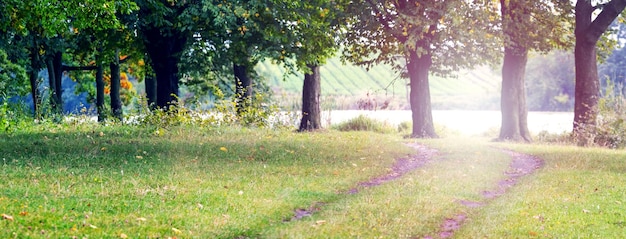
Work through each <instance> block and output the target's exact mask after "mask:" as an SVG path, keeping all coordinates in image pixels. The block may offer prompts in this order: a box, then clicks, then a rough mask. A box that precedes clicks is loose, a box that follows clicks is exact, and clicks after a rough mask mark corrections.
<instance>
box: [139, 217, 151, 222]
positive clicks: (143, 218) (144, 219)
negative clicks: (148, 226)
mask: <svg viewBox="0 0 626 239" xmlns="http://www.w3.org/2000/svg"><path fill="white" fill-rule="evenodd" d="M146 220H148V219H146V218H145V217H138V218H137V221H142V222H145V221H146Z"/></svg>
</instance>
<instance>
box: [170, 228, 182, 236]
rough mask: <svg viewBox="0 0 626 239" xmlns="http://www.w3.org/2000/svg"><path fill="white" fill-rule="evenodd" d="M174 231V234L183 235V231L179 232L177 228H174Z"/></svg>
mask: <svg viewBox="0 0 626 239" xmlns="http://www.w3.org/2000/svg"><path fill="white" fill-rule="evenodd" d="M172 231H173V232H174V233H176V234H180V233H182V231H181V230H178V229H177V228H175V227H172Z"/></svg>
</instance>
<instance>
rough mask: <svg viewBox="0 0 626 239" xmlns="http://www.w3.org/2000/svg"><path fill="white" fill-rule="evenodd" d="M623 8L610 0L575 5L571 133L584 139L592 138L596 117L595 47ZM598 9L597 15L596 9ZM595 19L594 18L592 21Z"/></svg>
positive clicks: (624, 2) (625, 4) (623, 2)
mask: <svg viewBox="0 0 626 239" xmlns="http://www.w3.org/2000/svg"><path fill="white" fill-rule="evenodd" d="M624 8H626V0H611V1H609V2H606V3H604V4H599V3H596V4H595V5H594V4H593V3H592V1H589V0H578V1H577V2H576V6H575V15H576V29H575V36H576V46H575V49H574V59H575V60H574V61H575V65H576V89H575V97H576V99H575V101H574V125H573V128H574V130H573V131H574V134H576V135H578V136H580V137H582V138H583V139H587V138H589V137H590V134H591V135H592V134H593V132H592V128H590V127H589V126H591V127H594V126H595V125H596V117H597V115H598V100H599V94H600V86H599V84H600V83H599V79H598V66H597V58H596V57H597V56H596V54H597V53H596V44H597V43H598V41H599V40H600V37H601V36H602V34H603V33H604V32H605V31H606V30H607V29H608V27H609V26H610V25H611V23H612V22H613V20H615V19H616V18H617V16H619V15H620V13H621V12H622V11H623V10H624ZM598 9H601V10H600V12H599V13H598V12H597V10H598ZM594 16H595V18H594Z"/></svg>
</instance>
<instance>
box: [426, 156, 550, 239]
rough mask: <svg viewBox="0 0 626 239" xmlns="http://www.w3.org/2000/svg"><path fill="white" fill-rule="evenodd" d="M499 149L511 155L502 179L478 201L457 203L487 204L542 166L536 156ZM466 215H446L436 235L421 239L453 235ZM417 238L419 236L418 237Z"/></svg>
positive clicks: (469, 205) (468, 204)
mask: <svg viewBox="0 0 626 239" xmlns="http://www.w3.org/2000/svg"><path fill="white" fill-rule="evenodd" d="M499 150H500V151H502V152H504V153H506V154H508V155H510V156H511V157H512V160H511V163H510V164H509V168H508V169H507V170H506V171H505V172H504V175H505V176H506V177H505V178H504V179H502V180H500V181H499V182H498V183H497V184H496V185H494V186H493V188H491V189H489V190H485V191H482V192H481V195H482V196H483V199H482V200H480V201H470V200H464V199H459V200H457V202H458V203H460V204H462V205H464V206H466V207H470V208H477V207H482V206H484V205H486V204H488V203H489V202H490V201H491V200H493V199H495V198H498V197H500V196H502V195H503V194H505V193H506V192H507V190H509V189H510V188H511V187H513V186H515V185H516V184H517V182H518V180H519V179H520V178H521V177H523V176H526V175H529V174H531V173H534V172H535V171H536V170H537V169H539V168H541V167H543V165H544V162H543V160H541V159H540V158H538V157H535V156H532V155H528V154H523V153H519V152H515V151H512V150H509V149H499ZM466 219H467V215H465V214H457V215H454V216H451V217H447V218H446V219H445V220H444V221H443V222H442V223H441V225H440V226H439V231H438V232H437V234H436V236H430V235H427V236H424V237H422V238H423V239H434V238H449V237H452V236H453V235H454V232H455V231H457V230H458V229H459V228H461V226H462V225H463V223H464V222H465V221H466ZM418 238H419V237H418Z"/></svg>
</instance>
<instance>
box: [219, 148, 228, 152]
mask: <svg viewBox="0 0 626 239" xmlns="http://www.w3.org/2000/svg"><path fill="white" fill-rule="evenodd" d="M220 150H222V151H224V152H228V149H227V148H226V147H220Z"/></svg>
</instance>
